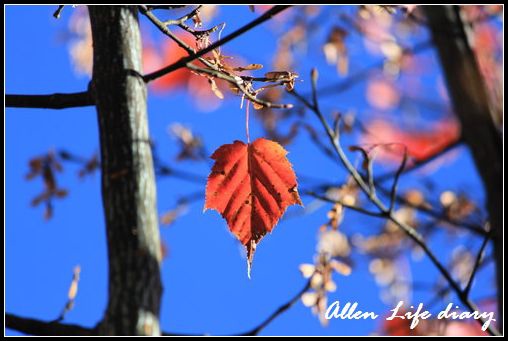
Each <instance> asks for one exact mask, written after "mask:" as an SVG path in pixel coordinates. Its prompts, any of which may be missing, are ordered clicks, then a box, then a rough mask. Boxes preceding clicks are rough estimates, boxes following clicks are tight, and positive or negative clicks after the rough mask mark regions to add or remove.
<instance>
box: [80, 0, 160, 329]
mask: <svg viewBox="0 0 508 341" xmlns="http://www.w3.org/2000/svg"><path fill="white" fill-rule="evenodd" d="M89 11H90V20H91V25H92V35H93V44H94V67H93V80H92V86H91V91H92V95H93V97H94V101H95V103H96V106H97V113H98V120H99V130H100V145H101V165H102V198H103V205H104V213H105V219H106V230H107V240H108V258H109V301H108V305H107V310H106V313H105V316H104V318H103V320H102V321H101V322H100V323H99V325H98V329H97V330H98V332H99V333H100V334H108V335H159V334H160V328H159V310H160V300H161V294H162V284H161V278H160V260H161V252H160V239H159V227H158V217H157V208H156V189H155V180H154V171H153V163H152V154H151V148H150V136H149V133H148V122H147V108H146V86H145V83H144V82H143V79H142V78H141V75H140V72H141V37H140V31H139V25H138V13H137V9H136V6H90V7H89Z"/></svg>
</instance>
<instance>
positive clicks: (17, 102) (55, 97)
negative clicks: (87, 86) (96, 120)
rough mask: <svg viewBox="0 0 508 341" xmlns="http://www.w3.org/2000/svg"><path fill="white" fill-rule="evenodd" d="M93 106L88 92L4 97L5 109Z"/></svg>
mask: <svg viewBox="0 0 508 341" xmlns="http://www.w3.org/2000/svg"><path fill="white" fill-rule="evenodd" d="M91 105H94V102H93V99H92V96H91V95H90V93H89V92H88V91H83V92H76V93H66V94H64V93H55V94H51V95H9V94H7V95H5V106H6V107H7V108H40V109H66V108H75V107H87V106H91Z"/></svg>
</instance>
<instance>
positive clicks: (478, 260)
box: [464, 234, 490, 297]
mask: <svg viewBox="0 0 508 341" xmlns="http://www.w3.org/2000/svg"><path fill="white" fill-rule="evenodd" d="M489 240H490V235H489V234H487V235H486V236H485V238H484V239H483V243H482V245H481V246H480V250H479V251H478V254H477V255H476V260H475V262H474V266H473V270H472V271H471V276H470V277H469V280H468V282H467V284H466V287H465V288H464V295H466V297H467V296H469V293H470V291H471V287H472V286H473V281H474V278H475V275H476V273H477V272H478V270H479V269H480V265H481V263H482V260H483V254H484V251H485V248H486V247H487V245H488V243H489Z"/></svg>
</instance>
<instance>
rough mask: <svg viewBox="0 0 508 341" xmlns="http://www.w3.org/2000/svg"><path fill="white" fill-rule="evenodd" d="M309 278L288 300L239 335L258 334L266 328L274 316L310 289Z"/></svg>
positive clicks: (289, 306) (286, 308)
mask: <svg viewBox="0 0 508 341" xmlns="http://www.w3.org/2000/svg"><path fill="white" fill-rule="evenodd" d="M310 284H311V280H310V279H309V280H308V281H307V283H305V286H304V287H303V288H302V289H301V290H300V291H299V292H297V293H296V295H294V296H293V297H292V298H291V299H290V300H289V301H288V302H286V303H285V304H283V305H281V306H280V307H279V308H277V309H276V310H275V311H274V312H273V313H272V314H271V315H270V316H268V318H266V319H265V320H264V321H263V322H261V323H260V324H259V325H258V326H257V327H255V328H253V329H251V330H249V331H248V332H245V333H243V334H240V336H248V335H258V334H259V333H260V332H261V331H262V330H263V329H265V328H266V326H268V325H269V324H270V323H271V322H272V321H273V320H275V318H277V317H278V316H279V315H281V314H282V313H284V312H285V311H287V310H288V309H289V308H291V307H292V306H293V305H294V304H295V303H296V302H298V300H299V299H300V298H301V297H302V295H303V294H304V293H306V292H307V290H309V289H310Z"/></svg>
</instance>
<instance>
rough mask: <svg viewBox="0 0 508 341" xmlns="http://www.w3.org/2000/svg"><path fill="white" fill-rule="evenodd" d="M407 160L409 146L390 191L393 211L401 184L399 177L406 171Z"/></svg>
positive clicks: (390, 208)
mask: <svg viewBox="0 0 508 341" xmlns="http://www.w3.org/2000/svg"><path fill="white" fill-rule="evenodd" d="M406 162H407V148H404V156H403V158H402V162H401V163H400V166H399V168H398V169H397V172H396V173H395V177H394V179H393V185H392V189H391V192H390V207H389V208H388V210H389V211H390V212H393V207H394V205H395V201H396V199H395V198H396V196H397V185H398V184H399V178H400V176H401V174H402V172H404V168H405V167H406ZM373 186H374V185H373ZM374 187H375V186H374Z"/></svg>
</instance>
